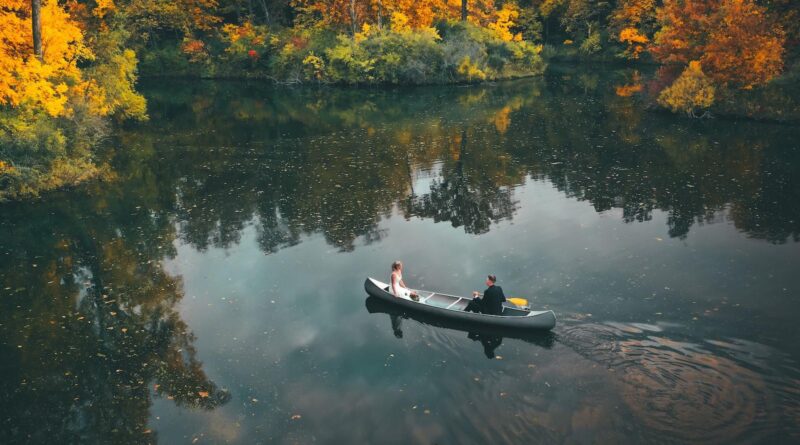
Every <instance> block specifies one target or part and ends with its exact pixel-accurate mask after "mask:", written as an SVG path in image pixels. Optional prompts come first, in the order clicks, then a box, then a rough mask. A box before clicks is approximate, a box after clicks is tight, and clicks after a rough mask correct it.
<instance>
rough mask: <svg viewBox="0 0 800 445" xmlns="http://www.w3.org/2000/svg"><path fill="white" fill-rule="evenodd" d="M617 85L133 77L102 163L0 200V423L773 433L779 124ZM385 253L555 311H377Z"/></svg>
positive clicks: (799, 176)
mask: <svg viewBox="0 0 800 445" xmlns="http://www.w3.org/2000/svg"><path fill="white" fill-rule="evenodd" d="M639 79H641V77H640V76H638V75H635V74H634V73H632V72H630V71H614V70H609V69H604V70H592V69H587V70H583V71H569V70H564V69H553V70H551V71H550V72H549V73H548V74H547V76H546V77H545V78H544V79H533V80H523V81H515V82H509V83H498V84H494V85H483V86H470V87H432V88H419V89H391V90H385V89H384V90H351V89H350V90H348V89H333V88H331V89H316V88H305V89H295V90H291V89H290V90H280V89H274V88H270V87H266V86H263V85H257V84H246V83H232V82H231V83H228V82H217V83H206V82H188V81H187V82H170V83H167V82H158V83H151V84H147V85H144V91H145V93H146V94H147V96H148V98H149V109H150V112H149V113H150V118H151V119H150V121H149V122H148V123H145V124H142V125H135V126H130V127H127V128H125V129H123V130H120V131H119V132H118V133H116V134H115V135H114V137H113V138H112V139H111V140H110V141H109V145H110V146H113V147H120V150H118V151H117V153H116V154H115V155H113V156H111V154H110V153H111V151H109V155H108V157H107V158H105V161H106V162H108V163H109V165H110V167H111V170H112V171H113V172H114V175H115V178H114V179H113V180H111V181H107V182H104V183H99V184H92V185H89V186H87V187H84V188H81V189H78V190H73V191H69V192H64V193H59V194H54V195H50V196H48V197H47V198H46V199H44V200H41V201H39V202H35V203H27V204H11V205H5V206H2V207H0V212H2V213H1V214H0V286H2V287H0V442H3V443H103V444H105V443H151V442H159V443H164V444H173V443H224V442H232V443H279V444H283V443H312V442H316V443H353V444H355V443H376V444H377V443H438V444H460V443H517V444H518V443H612V442H615V443H641V442H645V441H647V442H655V443H681V442H694V443H797V441H798V440H800V364H798V360H800V334H798V332H800V331H798V327H797V326H798V317H799V316H800V267H799V266H800V243H798V241H800V129H798V128H797V127H793V126H789V125H776V124H769V123H757V122H740V121H730V120H724V119H713V120H706V121H690V120H687V119H683V118H679V117H675V116H671V115H662V114H659V113H655V112H649V111H646V110H645V105H646V103H645V102H646V101H645V100H643V99H642V98H641V97H639V96H637V95H635V94H634V95H630V93H631V92H636V91H637V90H639V89H640V88H639V87H638V86H637V85H636V84H635V83H634V84H631V82H636V81H637V80H639ZM647 88H648V85H646V84H643V85H642V88H641V89H642V90H643V91H646V90H647ZM395 259H402V260H404V262H405V263H406V271H405V278H406V281H407V282H408V283H409V284H410V285H412V286H415V287H422V288H429V289H438V290H443V291H450V292H451V293H458V294H466V293H468V292H470V291H472V290H474V289H480V288H481V286H482V283H483V277H484V276H485V275H486V274H487V273H496V274H497V275H498V276H499V278H500V284H501V285H502V286H503V288H504V289H505V291H506V293H507V294H509V295H513V296H527V297H528V298H529V299H531V300H532V302H533V304H534V306H535V307H536V308H549V309H553V310H554V311H556V314H557V316H558V317H559V324H558V326H557V328H556V329H555V330H554V332H553V333H552V334H550V335H539V336H523V337H522V338H514V337H507V338H502V337H497V336H490V335H485V334H475V333H468V332H463V331H460V330H457V329H451V328H448V327H440V326H433V325H430V324H427V323H426V320H417V319H414V318H408V319H404V318H403V317H402V316H399V315H398V314H396V313H394V312H392V311H391V310H390V309H389V308H386V307H381V306H376V305H374V304H372V303H374V302H372V303H370V302H367V301H365V300H366V294H365V293H364V290H363V281H364V278H365V277H366V276H367V275H371V276H374V277H377V278H382V279H387V278H388V275H389V265H390V263H391V262H392V261H393V260H395Z"/></svg>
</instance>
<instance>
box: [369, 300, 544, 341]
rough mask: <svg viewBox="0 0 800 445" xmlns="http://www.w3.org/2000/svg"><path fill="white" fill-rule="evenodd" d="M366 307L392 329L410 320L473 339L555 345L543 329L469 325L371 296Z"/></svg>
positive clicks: (398, 327)
mask: <svg viewBox="0 0 800 445" xmlns="http://www.w3.org/2000/svg"><path fill="white" fill-rule="evenodd" d="M364 305H365V306H366V307H367V312H369V313H370V314H386V315H388V316H389V318H390V319H391V322H392V329H402V324H401V320H407V319H411V320H414V321H416V322H417V323H422V324H426V325H429V326H435V327H437V328H443V329H448V330H453V331H461V332H466V333H468V334H469V337H470V338H473V336H474V335H475V334H477V335H479V336H480V338H494V337H501V338H513V339H518V340H522V341H525V342H528V343H532V344H534V345H537V346H541V347H543V348H545V349H550V348H552V347H553V344H554V343H555V338H556V336H555V334H554V333H553V331H550V330H545V329H527V330H526V329H513V328H512V329H509V328H498V327H491V326H486V325H482V324H474V323H472V324H469V323H464V322H461V321H458V320H451V319H449V318H444V317H437V316H435V315H430V314H426V313H423V312H419V311H407V310H404V309H403V308H401V307H398V306H397V305H395V304H393V303H389V302H387V301H386V300H382V299H380V298H375V297H373V296H369V297H367V299H366V300H365V301H364Z"/></svg>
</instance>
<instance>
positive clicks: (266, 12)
mask: <svg viewBox="0 0 800 445" xmlns="http://www.w3.org/2000/svg"><path fill="white" fill-rule="evenodd" d="M261 8H262V9H264V24H265V25H269V23H270V20H269V8H267V2H266V1H265V0H261Z"/></svg>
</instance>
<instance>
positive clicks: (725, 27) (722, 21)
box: [650, 0, 785, 88]
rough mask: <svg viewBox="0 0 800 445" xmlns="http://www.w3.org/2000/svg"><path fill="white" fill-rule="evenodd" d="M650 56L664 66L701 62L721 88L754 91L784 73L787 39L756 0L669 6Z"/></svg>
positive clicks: (687, 0)
mask: <svg viewBox="0 0 800 445" xmlns="http://www.w3.org/2000/svg"><path fill="white" fill-rule="evenodd" d="M659 21H660V22H661V24H662V25H663V27H662V28H661V31H659V32H658V33H657V34H656V37H655V42H654V44H653V46H651V48H650V52H651V53H652V54H653V56H654V57H655V58H656V60H659V61H660V62H662V63H680V64H688V63H689V61H692V60H699V61H700V63H701V64H702V67H703V72H705V73H706V74H707V75H708V76H709V77H711V78H712V79H714V80H715V81H717V82H719V83H722V84H730V85H734V86H738V87H741V88H752V87H753V86H755V85H759V84H763V83H766V82H767V81H769V80H770V79H772V78H773V77H775V76H777V75H778V74H780V72H781V70H782V68H783V47H784V43H785V36H784V33H783V31H782V30H781V28H780V26H779V25H778V24H777V22H776V21H775V19H774V18H773V17H770V16H769V15H768V14H767V11H766V9H764V8H763V7H761V6H758V5H756V4H755V3H754V2H753V0H684V1H682V2H679V1H669V2H665V4H664V7H663V8H661V9H660V10H659Z"/></svg>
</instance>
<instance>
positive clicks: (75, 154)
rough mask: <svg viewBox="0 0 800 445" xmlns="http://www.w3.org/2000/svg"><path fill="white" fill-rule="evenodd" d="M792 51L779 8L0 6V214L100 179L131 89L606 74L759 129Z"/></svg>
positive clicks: (789, 70) (150, 1)
mask: <svg viewBox="0 0 800 445" xmlns="http://www.w3.org/2000/svg"><path fill="white" fill-rule="evenodd" d="M799 39H800V3H798V2H796V1H792V0H760V1H756V0H609V1H602V0H517V1H499V0H498V1H493V0H479V1H469V0H419V1H411V0H291V1H288V2H287V1H274V0H2V2H0V201H3V200H8V199H20V198H27V197H32V196H37V195H38V194H39V193H40V192H42V191H46V190H52V189H56V188H62V187H65V186H70V185H74V184H78V183H80V182H83V181H85V180H87V179H90V178H96V177H106V178H113V175H114V172H113V171H112V170H111V169H109V168H108V167H107V166H105V165H104V164H103V163H102V162H101V161H100V160H99V159H98V156H97V155H96V147H97V146H98V144H99V142H100V141H102V140H104V139H106V138H107V136H108V135H109V133H110V132H111V129H112V128H114V127H115V126H119V125H129V124H125V122H129V123H130V122H134V123H135V122H136V121H142V120H146V119H148V114H147V104H146V100H145V97H144V96H143V95H142V94H141V93H140V92H139V91H138V90H137V81H138V79H139V78H140V77H162V76H169V77H185V78H242V79H260V80H264V81H268V82H274V83H277V84H281V85H300V84H303V85H306V84H313V85H318V84H350V85H377V84H446V83H475V82H482V81H492V80H500V79H510V78H517V77H528V76H536V75H539V74H541V73H542V72H543V71H544V69H545V66H546V64H547V63H551V62H567V63H606V62H610V63H624V64H631V65H636V66H638V65H642V66H645V65H652V66H655V67H657V68H656V69H657V71H656V74H655V76H654V80H653V81H651V82H649V83H648V84H647V86H646V87H645V86H644V85H642V84H641V83H633V84H631V85H630V86H628V87H627V89H622V90H619V91H618V94H620V95H626V94H627V95H630V94H635V93H647V95H648V96H649V97H651V98H652V101H651V102H652V105H653V107H654V108H660V109H666V110H670V111H672V112H675V113H679V114H683V115H686V116H689V117H705V116H709V112H713V111H714V110H715V107H720V106H721V104H725V106H724V107H722V108H724V109H726V110H731V113H732V114H736V113H737V108H736V106H732V105H731V104H735V103H737V102H736V101H737V100H738V98H749V102H748V107H749V109H750V111H748V112H746V113H743V114H746V115H749V116H752V115H755V117H759V116H758V114H759V112H758V110H760V109H761V108H763V107H764V103H766V105H769V102H771V101H773V100H774V101H780V100H782V99H781V98H782V97H785V96H786V93H785V91H787V90H786V89H788V91H790V92H791V91H794V90H793V89H792V88H795V89H796V86H795V87H793V85H795V84H796V80H797V79H798V77H800V75H799V74H798V71H800V69H799V68H798V63H797V61H798V55H799V53H800V52H799V51H798V45H797V43H798V41H799ZM774 85H779V86H781V85H782V86H783V87H781V88H784V89H780V90H778V91H780V92H779V93H776V92H775V90H771V89H770V88H773V87H774ZM790 96H791V95H790ZM754 97H755V98H756V99H755V100H754V99H753V98H754ZM753 103H755V105H753ZM754 109H755V110H756V111H753V110H754ZM779 113H780V112H778V113H777V114H779ZM120 149H122V148H120Z"/></svg>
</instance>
